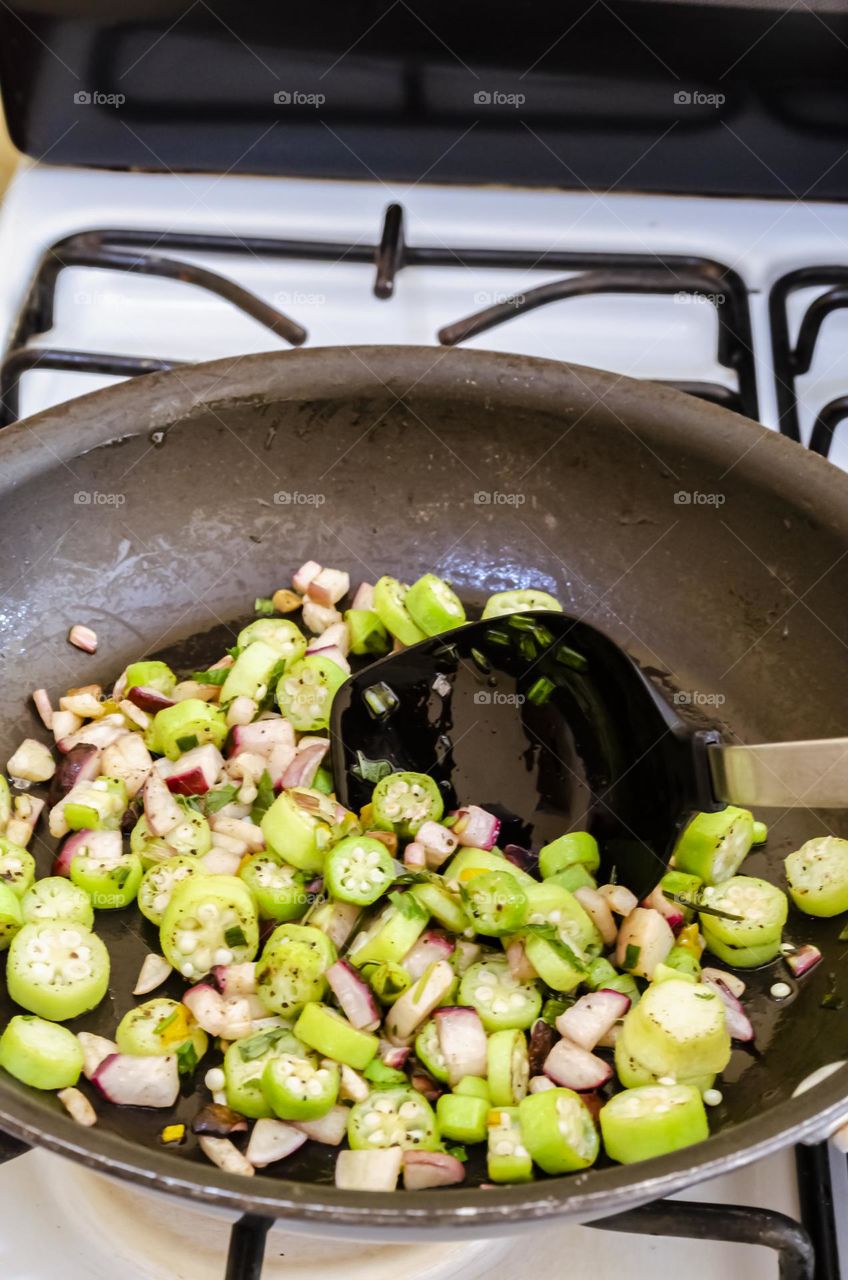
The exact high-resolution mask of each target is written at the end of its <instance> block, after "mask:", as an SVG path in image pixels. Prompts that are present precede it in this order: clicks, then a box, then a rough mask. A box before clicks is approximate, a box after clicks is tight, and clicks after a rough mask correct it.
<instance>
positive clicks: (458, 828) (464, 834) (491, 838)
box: [451, 804, 501, 849]
mask: <svg viewBox="0 0 848 1280" xmlns="http://www.w3.org/2000/svg"><path fill="white" fill-rule="evenodd" d="M500 829H501V820H500V818H496V817H495V815H494V814H493V813H487V811H486V810H485V809H481V808H480V806H479V805H476V804H470V805H467V806H466V808H464V809H458V810H457V813H456V822H455V823H454V825H453V827H452V828H451V830H452V831H453V833H454V835H455V836H456V838H457V839H458V840H459V843H460V844H462V845H467V846H469V847H471V848H474V849H493V848H494V847H495V844H496V843H497V839H498V832H499V831H500Z"/></svg>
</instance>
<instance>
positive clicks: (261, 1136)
mask: <svg viewBox="0 0 848 1280" xmlns="http://www.w3.org/2000/svg"><path fill="white" fill-rule="evenodd" d="M307 1137H308V1135H307V1134H306V1133H304V1132H303V1130H302V1129H295V1128H294V1126H293V1125H290V1124H286V1123H285V1121H284V1120H271V1119H264V1118H263V1119H262V1120H257V1121H256V1124H255V1125H254V1126H253V1132H252V1133H251V1135H250V1141H249V1142H248V1144H247V1150H246V1151H245V1155H246V1157H247V1159H248V1160H249V1161H250V1163H251V1164H252V1165H253V1167H254V1168H255V1169H264V1168H265V1167H266V1166H267V1165H269V1164H276V1162H277V1161H278V1160H285V1158H286V1156H290V1155H292V1153H293V1152H295V1151H297V1150H298V1148H299V1147H302V1146H303V1144H304V1142H305V1141H306V1139H307Z"/></svg>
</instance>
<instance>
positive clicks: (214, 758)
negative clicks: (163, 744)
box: [145, 742, 224, 813]
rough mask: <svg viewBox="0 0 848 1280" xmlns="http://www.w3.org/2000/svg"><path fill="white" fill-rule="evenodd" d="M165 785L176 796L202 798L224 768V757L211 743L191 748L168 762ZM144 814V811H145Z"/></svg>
mask: <svg viewBox="0 0 848 1280" xmlns="http://www.w3.org/2000/svg"><path fill="white" fill-rule="evenodd" d="M168 763H169V765H170V767H169V768H168V769H167V770H166V771H165V773H164V778H165V785H166V786H167V788H168V790H169V791H170V792H172V793H173V794H174V795H178V796H202V795H205V794H206V792H207V791H210V790H211V789H212V787H214V785H215V783H216V781H217V779H218V775H219V774H220V772H221V770H222V769H223V767H224V757H223V756H222V755H221V753H220V751H219V750H218V748H217V747H216V746H214V745H213V744H212V743H211V742H204V743H203V745H202V746H199V747H192V748H191V750H190V751H186V752H185V754H184V755H182V756H180V758H179V760H175V761H173V762H171V761H169V762H168ZM145 813H146V809H145Z"/></svg>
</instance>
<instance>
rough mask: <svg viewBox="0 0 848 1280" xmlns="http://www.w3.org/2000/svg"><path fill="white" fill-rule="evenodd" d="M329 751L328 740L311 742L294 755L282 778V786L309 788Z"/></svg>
mask: <svg viewBox="0 0 848 1280" xmlns="http://www.w3.org/2000/svg"><path fill="white" fill-rule="evenodd" d="M329 749H330V742H329V739H327V740H326V741H325V740H324V739H317V740H313V741H312V742H311V743H310V745H309V746H308V747H304V748H303V749H302V750H299V751H297V752H296V753H295V757H294V759H293V760H292V762H291V764H290V765H289V766H288V768H287V769H286V771H285V773H284V774H283V776H282V786H283V787H284V788H286V789H287V788H289V787H311V786H312V783H313V782H314V781H315V775H316V773H317V772H318V770H319V769H320V767H321V761H322V760H323V759H324V756H325V755H326V754H327V752H328V751H329Z"/></svg>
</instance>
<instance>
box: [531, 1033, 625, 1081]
mask: <svg viewBox="0 0 848 1280" xmlns="http://www.w3.org/2000/svg"><path fill="white" fill-rule="evenodd" d="M544 1069H545V1075H546V1076H550V1078H551V1079H552V1080H553V1082H554V1084H558V1085H561V1086H562V1087H563V1088H565V1089H573V1090H574V1091H575V1093H589V1092H591V1091H592V1090H593V1089H600V1087H601V1086H602V1085H604V1084H606V1082H607V1081H608V1080H611V1079H612V1074H613V1072H612V1067H611V1066H610V1064H609V1063H608V1062H604V1060H603V1058H599V1057H597V1056H596V1055H595V1054H594V1053H589V1052H588V1050H586V1049H581V1048H580V1045H578V1044H572V1042H571V1041H570V1040H559V1041H557V1043H556V1044H555V1045H554V1047H553V1049H551V1051H550V1053H549V1054H548V1056H547V1058H546V1059H545V1068H544Z"/></svg>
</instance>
